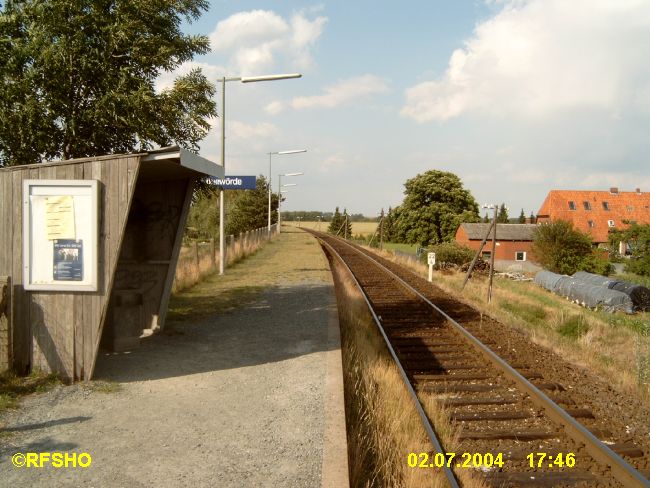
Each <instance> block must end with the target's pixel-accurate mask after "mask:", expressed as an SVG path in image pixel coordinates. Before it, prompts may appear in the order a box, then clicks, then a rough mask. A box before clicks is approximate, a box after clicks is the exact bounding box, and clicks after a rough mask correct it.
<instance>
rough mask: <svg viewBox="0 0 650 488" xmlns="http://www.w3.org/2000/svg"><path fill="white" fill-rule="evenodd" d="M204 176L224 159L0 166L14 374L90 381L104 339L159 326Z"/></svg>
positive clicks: (124, 342) (164, 155)
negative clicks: (33, 372)
mask: <svg viewBox="0 0 650 488" xmlns="http://www.w3.org/2000/svg"><path fill="white" fill-rule="evenodd" d="M205 175H211V176H217V177H223V167H222V166H220V165H217V164H215V163H212V162H211V161H208V160H207V159H204V158H202V157H200V156H197V155H195V154H192V153H190V152H188V151H186V150H184V149H180V148H178V147H169V148H163V149H160V150H156V151H151V152H148V153H141V154H127V155H111V156H103V157H94V158H84V159H72V160H67V161H60V162H53V163H42V164H34V165H27V166H14V167H8V168H3V169H0V277H2V276H5V277H9V280H10V282H11V286H10V287H9V291H10V299H9V300H10V306H9V312H10V313H9V328H8V331H5V332H4V333H0V342H2V343H4V344H5V346H6V347H5V348H1V350H3V351H7V352H6V353H5V354H9V356H10V358H9V363H10V364H12V365H13V367H14V369H15V370H16V371H17V372H19V373H26V372H29V371H30V370H32V369H36V368H37V369H39V370H41V371H45V372H55V373H58V374H59V375H61V376H62V377H64V378H67V379H68V380H75V379H90V378H91V377H92V375H93V370H94V367H95V361H96V358H97V354H98V350H99V347H100V343H103V344H105V345H106V346H108V347H109V348H111V349H113V350H124V349H128V348H131V347H135V346H137V344H138V341H139V337H140V335H141V334H142V332H143V330H144V329H157V328H162V327H163V325H164V322H165V315H166V311H167V304H168V300H169V295H170V292H171V286H172V281H173V278H174V272H175V269H176V262H177V259H178V254H179V250H180V247H181V243H182V237H183V231H184V227H185V222H186V218H187V213H188V209H189V205H190V201H191V198H192V194H193V189H194V184H195V182H196V180H197V179H198V178H200V177H203V176H205ZM0 332H3V331H2V330H0ZM5 359H6V358H5Z"/></svg>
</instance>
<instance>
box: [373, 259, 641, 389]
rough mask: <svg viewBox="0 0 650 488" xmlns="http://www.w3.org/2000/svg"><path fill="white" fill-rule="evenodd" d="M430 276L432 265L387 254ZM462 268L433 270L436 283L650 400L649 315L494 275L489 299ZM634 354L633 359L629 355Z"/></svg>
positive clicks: (479, 282) (480, 283)
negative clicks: (599, 307) (598, 307)
mask: <svg viewBox="0 0 650 488" xmlns="http://www.w3.org/2000/svg"><path fill="white" fill-rule="evenodd" d="M382 255H383V256H385V257H388V258H389V259H392V260H394V261H396V262H400V264H403V265H404V266H406V267H409V268H410V269H412V270H414V271H415V272H416V273H418V274H419V275H420V276H422V277H424V278H426V277H427V274H428V270H427V267H426V266H425V265H421V264H415V263H412V262H406V260H401V259H400V258H399V257H395V256H393V255H392V254H390V253H386V252H384V253H382ZM463 279H464V274H463V273H452V274H442V273H439V272H437V273H435V274H434V283H435V284H436V285H438V286H440V287H441V288H442V289H444V290H445V291H447V292H448V293H450V294H452V295H454V296H456V297H458V298H460V299H461V300H463V301H465V302H467V303H469V304H470V305H472V306H474V307H475V308H477V309H479V310H482V311H484V312H485V313H487V314H489V315H490V316H492V317H493V318H495V319H496V320H498V321H499V322H502V323H504V324H507V325H510V326H512V327H514V328H517V329H520V330H523V331H525V332H527V333H529V336H530V338H531V340H532V341H533V342H535V343H537V344H540V345H542V346H545V347H547V348H549V349H551V350H553V351H555V352H556V353H558V354H559V355H560V356H562V357H564V358H566V359H567V360H569V361H571V362H573V363H575V364H578V365H581V366H585V367H587V368H588V369H590V370H591V371H593V372H594V373H596V374H597V375H600V376H602V377H603V378H604V379H605V380H607V381H609V382H610V383H611V384H612V385H613V386H615V387H616V388H617V389H618V390H619V391H621V392H623V393H625V394H632V395H635V396H637V397H638V398H639V399H640V400H641V401H645V402H647V401H649V400H650V381H649V380H650V314H649V313H638V314H636V315H634V316H629V315H625V314H623V313H620V312H618V313H616V314H608V313H605V312H601V311H593V310H589V309H585V308H583V307H580V306H578V305H576V304H574V303H571V302H569V301H567V300H565V299H564V298H561V297H558V296H556V295H553V294H551V293H549V292H547V291H546V290H543V289H542V288H540V287H538V286H537V285H535V284H534V283H532V282H514V281H510V280H506V279H499V278H497V279H495V280H494V290H493V300H492V302H491V303H490V304H487V303H486V294H487V282H486V281H485V280H480V279H478V280H470V281H469V282H468V284H467V286H466V287H465V290H464V291H462V293H461V285H462V281H463ZM631 357H633V358H634V359H633V360H630V359H631Z"/></svg>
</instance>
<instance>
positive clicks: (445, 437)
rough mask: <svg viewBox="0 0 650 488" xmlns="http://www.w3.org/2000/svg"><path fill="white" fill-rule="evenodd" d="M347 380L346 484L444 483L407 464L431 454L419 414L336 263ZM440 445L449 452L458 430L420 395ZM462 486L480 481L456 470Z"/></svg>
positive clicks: (433, 473)
mask: <svg viewBox="0 0 650 488" xmlns="http://www.w3.org/2000/svg"><path fill="white" fill-rule="evenodd" d="M335 266H336V268H335V270H336V272H335V273H334V277H335V281H336V282H337V301H338V307H339V320H340V325H341V343H342V344H341V345H342V354H343V370H344V382H345V402H346V417H347V424H348V425H347V431H348V432H347V434H348V455H349V466H350V485H351V486H363V487H374V486H377V487H383V486H391V487H398V488H402V487H403V488H406V487H409V488H411V487H420V486H427V487H429V486H434V487H437V486H447V485H446V481H445V479H444V476H443V475H442V474H441V473H439V472H437V471H436V470H433V469H422V468H409V467H408V465H407V456H408V454H409V453H410V452H414V453H420V452H431V451H432V449H433V447H432V445H431V444H430V443H429V441H428V439H427V437H426V434H425V432H424V429H423V427H422V424H421V421H420V417H419V416H418V414H417V411H416V410H415V406H414V404H413V402H412V400H411V398H410V396H409V395H408V392H407V390H406V388H405V386H404V383H403V381H402V379H401V376H400V374H399V372H398V370H397V368H396V366H395V365H394V363H393V361H392V358H391V357H390V354H389V352H388V350H387V348H386V345H385V343H384V340H383V338H382V337H381V335H380V334H379V332H378V330H377V328H376V326H375V323H374V322H373V320H372V317H371V315H370V313H369V312H368V309H367V306H366V303H365V301H364V300H363V297H362V295H361V294H360V293H359V291H358V290H357V289H356V287H355V285H354V284H353V281H352V280H351V279H350V278H349V276H348V275H347V273H346V271H344V270H343V268H342V267H341V266H340V265H337V264H336V263H335ZM419 395H420V400H421V402H422V404H423V405H424V408H425V411H426V412H427V415H428V416H429V418H430V419H431V420H432V422H433V424H434V425H435V426H436V430H437V435H438V437H439V438H440V440H441V442H442V444H443V446H444V447H445V448H447V449H448V450H449V451H453V446H454V445H455V444H456V442H457V438H456V435H457V432H455V431H454V430H452V429H451V428H450V427H449V426H450V423H449V419H448V417H447V414H446V412H445V411H444V409H442V408H440V406H438V404H437V403H436V402H435V401H434V399H433V396H431V395H429V394H426V393H420V394H419ZM458 474H459V476H460V477H461V479H462V480H463V482H464V484H463V486H466V487H470V488H477V487H481V486H483V484H482V483H481V482H480V481H478V480H476V479H473V476H472V472H471V471H468V470H463V472H460V473H458Z"/></svg>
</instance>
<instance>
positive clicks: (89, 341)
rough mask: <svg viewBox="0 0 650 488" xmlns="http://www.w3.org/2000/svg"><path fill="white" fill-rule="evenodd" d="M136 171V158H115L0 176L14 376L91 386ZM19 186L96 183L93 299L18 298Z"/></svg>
mask: <svg viewBox="0 0 650 488" xmlns="http://www.w3.org/2000/svg"><path fill="white" fill-rule="evenodd" d="M139 165H140V156H116V157H112V158H97V159H92V160H76V161H74V160H73V161H70V162H66V163H57V164H42V165H34V166H26V167H14V168H7V169H3V170H0V275H8V276H11V278H12V284H13V297H14V300H13V313H12V323H13V343H14V344H13V345H14V349H13V356H14V369H16V371H17V372H19V373H27V372H28V371H29V370H30V368H32V369H33V368H38V369H41V370H43V371H55V372H58V373H60V374H61V375H62V376H63V377H64V378H67V379H69V380H72V379H89V378H90V375H91V373H92V368H93V365H94V360H95V357H96V354H97V349H98V346H99V339H100V337H101V332H102V326H103V322H104V318H105V316H106V311H107V308H108V299H109V294H110V290H111V287H112V282H113V276H114V273H115V269H116V265H117V258H118V254H119V249H120V246H121V239H122V236H123V233H124V232H123V231H124V228H125V225H126V221H127V215H128V211H129V208H130V205H131V198H132V195H133V193H134V189H135V183H136V180H137V176H138V169H139ZM24 179H96V180H98V181H99V182H100V185H99V187H100V193H101V195H100V198H99V234H100V235H99V238H98V242H99V249H98V259H99V267H98V275H99V283H98V290H97V292H76V293H70V292H42V291H32V292H27V291H25V290H23V275H22V263H23V255H22V254H23V246H22V225H23V222H22V220H23V215H22V210H23V208H22V191H23V188H22V186H23V180H24Z"/></svg>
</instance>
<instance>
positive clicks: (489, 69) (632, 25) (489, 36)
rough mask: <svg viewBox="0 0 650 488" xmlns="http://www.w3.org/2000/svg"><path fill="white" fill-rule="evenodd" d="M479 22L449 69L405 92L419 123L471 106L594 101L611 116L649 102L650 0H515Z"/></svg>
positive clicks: (549, 108)
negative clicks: (649, 0) (634, 105)
mask: <svg viewBox="0 0 650 488" xmlns="http://www.w3.org/2000/svg"><path fill="white" fill-rule="evenodd" d="M497 3H500V4H502V5H503V7H502V10H501V11H500V12H499V13H498V14H497V15H496V16H494V17H493V18H491V19H489V20H487V21H485V22H482V23H480V24H478V25H477V27H476V29H475V31H474V34H473V36H472V37H471V38H470V39H468V40H467V41H466V42H465V45H464V47H463V48H462V49H457V50H456V51H454V53H453V54H452V55H451V58H450V60H449V65H448V67H447V70H446V71H445V73H444V74H443V75H442V76H441V77H439V78H438V79H435V80H432V81H426V82H423V83H419V84H417V85H415V86H413V87H411V88H409V89H408V90H407V91H406V104H405V106H404V107H403V109H402V115H404V116H406V117H410V118H413V119H415V120H416V121H418V122H427V121H431V120H439V121H445V120H448V119H451V118H453V117H458V116H460V115H461V114H466V113H484V114H498V115H499V116H501V117H507V116H522V117H527V118H537V117H544V116H547V115H550V114H555V113H558V112H562V111H567V110H573V109H579V108H589V109H597V110H605V111H609V112H611V113H612V116H614V117H616V116H618V115H619V112H620V111H621V110H625V109H626V108H629V107H630V106H632V105H633V104H635V103H639V102H643V103H644V104H645V108H646V109H647V108H648V107H650V104H649V103H648V102H650V100H649V99H648V96H647V94H648V93H649V92H650V89H649V86H650V85H649V84H648V81H647V80H648V78H649V75H650V66H649V65H648V63H647V62H646V60H647V58H648V55H649V54H650V3H649V2H647V1H643V0H571V1H566V0H509V1H500V2H497Z"/></svg>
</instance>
